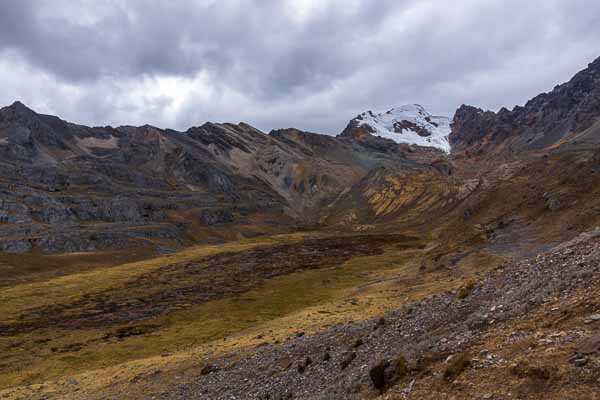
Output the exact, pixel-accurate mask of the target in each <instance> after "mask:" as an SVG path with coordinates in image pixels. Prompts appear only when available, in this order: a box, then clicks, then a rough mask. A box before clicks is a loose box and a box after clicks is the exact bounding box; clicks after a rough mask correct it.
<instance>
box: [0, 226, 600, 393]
mask: <svg viewBox="0 0 600 400" xmlns="http://www.w3.org/2000/svg"><path fill="white" fill-rule="evenodd" d="M434 247H435V244H434V243H430V242H428V241H427V240H425V239H424V238H419V237H416V236H409V235H406V236H403V235H378V234H372V235H366V234H362V235H350V236H347V237H340V236H337V237H327V236H319V235H318V234H294V235H282V236H276V237H268V238H258V239H253V240H247V241H242V242H237V243H230V244H225V245H220V246H201V247H197V248H192V249H190V250H187V251H185V252H182V253H177V254H174V255H170V256H165V257H162V258H159V259H153V260H147V261H142V262H138V263H133V264H125V265H121V266H117V267H110V268H106V269H98V270H94V271H91V272H86V273H82V274H75V275H69V276H66V277H60V278H55V279H52V280H49V281H45V282H37V283H32V284H29V285H18V286H13V287H9V288H4V289H0V298H1V300H2V303H1V305H0V307H1V308H2V309H1V310H0V311H2V313H1V315H2V321H0V351H1V353H2V355H3V358H2V363H1V365H0V377H2V379H0V383H1V384H2V386H3V387H4V388H5V389H4V390H3V391H0V398H2V399H52V398H56V399H121V398H127V399H130V398H131V399H135V398H139V399H150V398H156V399H189V398H198V399H271V400H272V399H288V398H289V399H333V398H344V399H353V398H356V399H360V398H379V397H380V398H384V399H402V398H414V399H444V398H447V399H472V398H482V399H510V398H542V397H543V398H545V399H554V398H556V399H558V398H560V399H565V398H569V399H571V398H572V399H596V398H600V389H599V388H600V386H599V385H600V381H599V379H600V358H599V355H600V353H599V352H600V338H599V336H598V335H600V331H599V330H600V315H598V312H599V311H600V303H599V302H598V299H600V296H599V295H600V280H599V272H600V233H599V232H598V231H594V232H592V233H588V234H582V235H580V236H579V237H578V238H576V239H574V240H572V241H570V242H567V243H564V244H562V245H560V246H558V247H555V248H553V249H552V250H550V251H549V252H548V253H544V254H540V255H538V256H536V257H535V258H533V259H532V260H529V261H520V262H512V261H508V260H507V259H503V258H501V257H499V256H495V255H493V254H492V253H487V252H485V251H479V252H474V253H472V254H470V255H467V256H465V257H462V258H461V259H460V260H458V261H457V262H456V263H455V264H454V265H450V266H445V267H443V268H431V267H430V263H429V262H430V261H431V260H430V257H432V254H433V253H435V252H432V248H434ZM272 265H277V266H279V267H280V268H277V271H275V270H274V269H272ZM159 272H161V273H159ZM228 280H234V281H237V282H238V284H233V285H230V286H228V285H227V284H226V283H227V282H228ZM228 287H231V290H229V289H227V288H228ZM211 288H214V290H212V289H211ZM217 289H218V290H217ZM234 289H235V290H234ZM194 293H196V294H197V293H202V294H203V295H205V297H202V298H199V297H198V296H197V295H194ZM134 300H135V301H134ZM56 304H59V305H60V306H56ZM107 315H108V317H107ZM388 364H389V366H388ZM375 366H379V367H378V368H374V367H375ZM375 385H377V386H380V387H379V388H377V389H376V388H375ZM11 387H12V388H11Z"/></svg>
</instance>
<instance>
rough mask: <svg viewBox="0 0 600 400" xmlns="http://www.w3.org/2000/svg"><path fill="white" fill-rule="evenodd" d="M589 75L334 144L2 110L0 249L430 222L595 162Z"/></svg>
mask: <svg viewBox="0 0 600 400" xmlns="http://www.w3.org/2000/svg"><path fill="white" fill-rule="evenodd" d="M599 77H600V59H599V60H596V61H594V62H593V63H591V64H590V65H589V67H588V68H587V69H586V70H584V71H581V72H579V73H578V74H576V75H575V76H574V77H573V79H572V80H571V81H569V82H567V83H565V84H563V85H559V86H557V87H556V88H555V89H554V90H553V91H552V92H550V93H548V94H541V95H539V96H537V97H535V98H534V99H532V100H531V101H529V102H528V103H527V104H526V105H525V106H524V107H516V108H515V109H514V110H512V111H508V110H506V109H502V110H500V111H499V112H498V113H494V112H491V111H483V110H480V109H476V108H474V107H470V106H462V107H461V108H459V109H458V110H457V112H456V114H455V115H454V118H453V122H452V125H451V131H450V125H449V121H448V120H447V119H445V118H443V117H435V116H431V115H430V114H428V113H427V112H426V111H425V110H424V109H423V108H422V107H421V106H418V105H411V106H405V107H400V108H397V109H392V110H390V111H388V112H387V113H384V114H378V115H376V114H373V113H371V112H367V113H363V114H361V115H359V116H358V117H357V118H354V119H352V120H351V121H350V123H349V124H348V127H346V129H345V130H344V131H343V132H342V133H341V134H340V135H338V136H337V137H332V136H327V135H320V134H317V133H310V132H303V131H300V130H297V129H292V128H290V129H280V130H274V131H272V132H270V133H269V134H266V133H263V132H261V131H259V130H258V129H256V128H254V127H252V126H250V125H248V124H245V123H239V124H231V123H222V124H216V123H210V122H208V123H205V124H204V125H202V126H198V127H192V128H190V129H188V130H186V131H185V132H178V131H174V130H169V129H160V128H156V127H152V126H149V125H145V126H141V127H133V126H121V127H116V128H115V127H94V128H91V127H86V126H83V125H77V124H73V123H69V122H66V121H63V120H61V119H60V118H58V117H55V116H49V115H42V114H38V113H36V112H34V111H33V110H30V109H29V108H27V107H26V106H25V105H23V104H22V103H19V102H16V103H14V104H13V105H11V106H9V107H4V108H2V109H0V156H1V160H0V250H2V251H5V252H31V251H37V250H40V251H42V252H77V251H97V250H103V249H114V248H129V247H140V246H141V247H149V248H152V249H156V250H158V251H172V250H174V249H177V248H180V247H183V246H187V245H190V244H194V243H217V242H223V241H228V240H234V239H239V238H243V237H252V236H255V235H261V234H266V233H267V234H268V233H271V234H272V233H280V232H289V231H290V230H296V229H309V228H315V227H319V228H331V229H356V228H357V226H363V225H373V224H375V225H383V226H384V225H385V224H389V223H399V221H402V223H403V224H405V225H403V226H412V225H414V224H423V223H424V221H432V218H433V219H437V220H438V221H441V220H444V219H445V218H447V217H448V216H449V215H450V214H448V213H449V212H450V211H452V210H454V209H455V208H456V207H458V206H460V204H461V203H463V202H465V201H467V199H468V198H469V196H471V194H472V193H474V191H475V190H476V189H477V188H478V187H483V186H485V187H488V188H491V187H493V186H494V185H495V182H496V180H497V179H499V178H501V177H502V176H503V175H507V174H508V171H509V170H510V168H512V167H510V168H509V170H505V168H504V167H505V166H508V165H510V163H512V164H514V165H517V164H522V165H526V164H528V163H529V162H530V158H531V154H533V153H536V152H540V151H541V152H543V154H546V155H548V154H549V153H550V152H554V151H558V152H560V151H565V150H573V151H579V150H581V151H582V152H583V153H585V154H586V155H585V157H586V159H587V158H588V154H587V153H588V152H590V151H592V152H593V151H595V152H596V153H594V154H596V156H595V157H596V158H598V157H597V154H598V147H599V144H600V134H599V133H600V125H598V122H597V120H598V118H599V117H600V90H599V85H598V83H599V82H600V78H599ZM390 135H391V136H392V137H393V138H392V139H390ZM448 139H449V142H448V141H447V140H448ZM415 144H417V145H415ZM419 144H420V145H419ZM450 144H451V145H452V152H451V153H446V152H445V151H448V150H450ZM583 153H582V154H583ZM494 155H503V156H504V157H505V158H504V159H503V160H495V159H494ZM506 157H509V159H506ZM592 158H593V157H592ZM507 162H508V164H506V163H507ZM503 163H504V164H503ZM593 168H595V167H593ZM502 171H505V172H502ZM482 184H484V185H483V186H482ZM551 197H552V196H551Z"/></svg>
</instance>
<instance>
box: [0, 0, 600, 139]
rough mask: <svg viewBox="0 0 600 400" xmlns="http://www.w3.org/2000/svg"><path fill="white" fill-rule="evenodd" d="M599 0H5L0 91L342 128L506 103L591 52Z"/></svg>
mask: <svg viewBox="0 0 600 400" xmlns="http://www.w3.org/2000/svg"><path fill="white" fill-rule="evenodd" d="M599 21H600V1H598V0H562V1H559V0H527V1H524V0H455V1H447V0H443V1H442V0H439V1H437V0H431V1H426V0H389V1H388V0H339V1H325V0H302V1H299V0H297V1H291V0H290V1H283V0H256V1H251V0H247V1H244V0H238V1H233V0H232V1H228V0H214V1H212V0H207V1H204V0H197V1H191V0H190V1H185V0H177V1H162V0H161V1H158V0H157V1H150V0H144V1H142V0H140V1H136V0H127V1H124V0H107V1H102V0H85V1H84V0H79V1H76V0H47V1H42V0H39V1H33V0H31V1H26V0H1V1H0V105H8V104H10V103H12V102H13V101H15V100H21V101H23V102H24V103H26V104H27V105H29V106H30V107H32V108H34V109H35V110H37V111H38V112H43V113H50V114H56V115H59V116H60V117H62V118H64V119H67V120H71V121H74V122H78V123H83V124H86V125H107V124H111V125H121V124H132V125H142V124H146V123H149V124H152V125H156V126H159V127H170V128H175V129H186V128H187V127H189V126H194V125H200V124H202V123H203V122H205V121H207V120H210V121H213V122H239V121H246V122H248V123H250V124H252V125H254V126H256V127H258V128H260V129H263V130H265V131H268V130H270V129H272V128H283V127H297V128H300V129H304V130H310V131H315V132H322V133H332V134H336V133H339V132H340V131H341V130H342V129H343V128H344V126H345V125H346V123H347V122H348V120H349V119H350V118H352V117H354V116H355V115H356V114H358V113H359V112H362V111H365V110H367V109H371V110H374V111H386V110H387V109H389V108H391V107H394V106H398V105H402V104H407V103H419V104H422V105H423V106H425V107H426V108H427V109H428V110H430V111H431V112H434V113H439V114H447V115H450V116H451V115H452V114H453V112H454V110H455V109H456V108H457V107H458V106H459V105H460V104H462V103H467V104H472V105H477V106H479V107H482V108H489V109H493V110H496V109H498V108H499V107H501V106H507V107H509V108H512V106H514V105H516V104H522V103H524V102H525V101H526V100H527V99H529V98H530V97H533V96H534V95H536V94H538V93H540V92H544V91H548V90H551V89H552V88H553V86H554V85H556V84H558V83H561V82H564V81H566V80H568V79H569V78H570V77H571V76H572V75H573V74H574V73H575V72H576V71H578V70H581V69H583V68H585V67H586V66H587V64H588V63H589V62H591V61H592V60H593V59H595V58H596V57H598V56H600V23H599Z"/></svg>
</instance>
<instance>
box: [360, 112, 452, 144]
mask: <svg viewBox="0 0 600 400" xmlns="http://www.w3.org/2000/svg"><path fill="white" fill-rule="evenodd" d="M354 121H355V123H356V124H357V126H368V127H369V128H371V129H370V131H371V134H373V135H375V136H380V137H384V138H387V139H391V140H393V141H395V142H396V143H406V144H414V145H418V146H425V147H436V148H438V149H441V150H443V151H445V152H446V153H449V152H450V143H449V142H448V135H449V134H450V118H448V117H442V116H434V115H431V114H429V113H428V112H427V111H426V110H425V109H424V108H423V107H422V106H420V105H419V104H409V105H405V106H402V107H397V108H392V109H391V110H389V111H387V112H385V113H381V114H374V113H373V112H372V111H366V112H364V113H362V114H359V115H358V116H357V117H356V118H355V119H354Z"/></svg>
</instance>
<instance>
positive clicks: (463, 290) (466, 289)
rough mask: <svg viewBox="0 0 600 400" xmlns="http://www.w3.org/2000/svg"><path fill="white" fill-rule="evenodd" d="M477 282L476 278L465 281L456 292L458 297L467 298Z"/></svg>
mask: <svg viewBox="0 0 600 400" xmlns="http://www.w3.org/2000/svg"><path fill="white" fill-rule="evenodd" d="M476 284H477V281H475V280H474V279H469V280H468V281H466V282H465V283H463V284H462V286H461V287H460V288H458V293H457V294H456V297H457V298H458V299H460V300H462V299H465V298H466V297H467V296H468V295H469V294H471V292H472V291H473V289H474V288H475V285H476Z"/></svg>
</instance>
